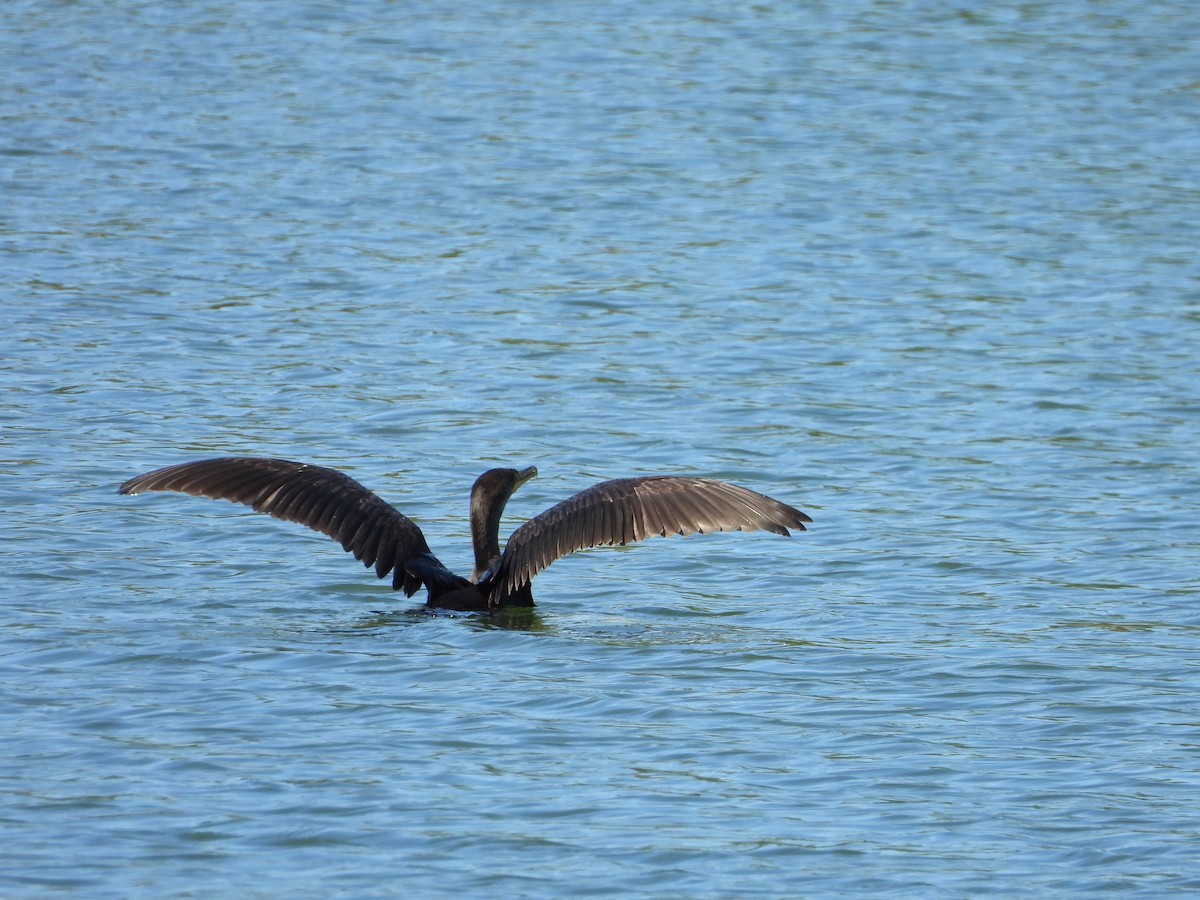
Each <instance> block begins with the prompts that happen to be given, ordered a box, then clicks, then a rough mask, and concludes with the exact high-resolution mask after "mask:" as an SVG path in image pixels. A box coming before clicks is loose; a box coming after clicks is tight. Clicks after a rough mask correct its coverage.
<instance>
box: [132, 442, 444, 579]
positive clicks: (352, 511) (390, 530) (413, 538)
mask: <svg viewBox="0 0 1200 900" xmlns="http://www.w3.org/2000/svg"><path fill="white" fill-rule="evenodd" d="M143 491H178V492H180V493H183V494H192V495H194V496H197V497H210V498H212V499H214V500H229V501H231V502H233V503H243V504H245V505H246V506H249V507H252V508H253V509H254V510H255V511H256V512H261V513H267V514H268V515H272V516H274V517H275V518H277V519H283V520H284V521H287V522H299V523H300V524H301V525H307V526H308V527H309V528H311V529H313V530H314V531H319V532H321V533H322V534H327V535H329V537H331V538H333V539H334V540H335V541H338V542H339V543H340V544H341V545H342V549H344V550H346V551H348V552H350V553H353V554H354V556H355V558H356V559H360V560H362V562H363V565H365V566H368V567H369V566H372V565H373V566H374V567H375V574H376V575H378V576H379V577H380V578H384V577H386V576H387V574H388V573H389V572H392V571H394V572H395V575H394V576H393V578H392V588H393V590H399V589H400V588H401V587H403V588H404V593H405V594H406V595H407V596H409V597H411V596H412V595H413V594H414V593H415V592H416V591H417V589H418V588H419V587H420V586H421V582H420V579H418V578H417V577H416V576H414V575H411V574H409V573H408V572H406V571H405V568H404V567H405V564H406V563H407V562H409V561H410V560H412V559H414V558H416V557H418V556H422V555H428V554H429V545H428V544H426V543H425V536H424V535H423V534H422V533H421V529H420V528H418V527H417V525H416V524H415V523H414V522H413V521H412V520H411V519H409V518H408V517H407V516H404V515H402V514H401V513H400V512H398V511H397V510H396V509H394V508H393V507H392V506H390V505H389V504H388V503H386V502H384V501H383V500H382V499H381V498H380V497H379V496H377V495H376V494H374V493H372V492H371V491H369V490H367V489H366V488H365V487H363V486H362V485H361V484H359V483H358V482H357V481H355V480H354V479H353V478H351V477H350V476H349V475H344V474H342V473H341V472H338V471H335V470H333V469H326V468H324V467H322V466H313V465H308V464H307V463H300V462H292V461H290V460H286V459H263V458H259V457H223V458H220V459H205V460H200V461H199V462H190V463H182V464H180V465H177V466H168V467H167V468H165V469H157V470H156V471H153V472H147V473H146V474H145V475H139V476H137V477H136V478H131V479H130V480H129V481H126V482H125V483H124V484H123V485H121V487H120V488H119V489H118V493H121V494H140V493H142V492H143Z"/></svg>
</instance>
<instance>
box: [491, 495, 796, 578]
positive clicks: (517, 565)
mask: <svg viewBox="0 0 1200 900" xmlns="http://www.w3.org/2000/svg"><path fill="white" fill-rule="evenodd" d="M811 521H812V519H810V518H809V517H808V516H807V515H805V514H804V513H802V512H800V510H798V509H793V508H792V507H790V506H788V505H787V504H786V503H780V502H779V501H778V500H773V499H771V498H770V497H767V496H764V495H763V494H759V493H756V492H754V491H751V490H747V489H746V488H743V487H738V486H737V485H734V484H728V483H726V482H724V481H715V480H713V479H711V478H691V477H687V476H671V475H652V476H649V477H646V478H619V479H616V480H615V481H604V482H601V483H600V484H597V485H595V486H593V487H590V488H588V489H587V490H585V491H580V492H579V493H578V494H576V495H575V496H573V497H569V498H567V499H566V500H564V501H563V502H562V503H559V504H558V505H557V506H552V507H551V508H550V509H548V510H546V511H545V512H544V513H542V514H541V515H538V516H535V517H534V518H532V519H530V520H529V521H528V522H526V523H525V524H524V525H522V526H521V527H520V528H518V529H517V530H516V531H514V532H513V534H512V537H510V538H509V539H508V545H507V546H506V547H505V548H504V555H503V556H502V557H501V559H500V563H499V565H498V566H497V567H496V573H495V575H494V576H492V579H491V580H492V581H493V585H494V586H492V587H491V590H490V591H489V593H490V594H491V595H492V596H496V597H503V596H506V595H507V594H509V593H511V592H512V591H514V590H517V589H519V588H520V587H521V586H522V585H524V584H526V583H528V582H529V581H530V580H531V579H532V578H533V576H535V575H536V574H537V573H538V572H540V571H542V569H544V568H546V567H547V566H548V565H550V564H551V563H552V562H554V561H555V560H556V559H560V558H562V557H564V556H566V555H567V554H568V553H573V552H574V551H576V550H583V549H585V548H587V547H599V546H607V545H610V544H631V543H634V542H636V541H641V540H645V539H646V538H648V537H652V536H654V535H662V536H663V537H666V536H668V535H672V534H683V535H688V534H696V533H701V534H707V533H709V532H713V531H755V530H757V529H764V530H766V531H772V532H774V533H775V534H782V535H790V534H791V532H789V531H788V529H789V528H798V529H800V530H801V531H804V523H805V522H811Z"/></svg>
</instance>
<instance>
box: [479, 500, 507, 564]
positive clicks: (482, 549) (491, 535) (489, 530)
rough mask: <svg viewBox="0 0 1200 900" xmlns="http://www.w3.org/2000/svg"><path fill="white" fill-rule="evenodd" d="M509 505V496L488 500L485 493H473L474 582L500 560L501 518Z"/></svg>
mask: <svg viewBox="0 0 1200 900" xmlns="http://www.w3.org/2000/svg"><path fill="white" fill-rule="evenodd" d="M507 503H508V497H507V496H502V497H492V498H488V497H487V496H485V495H484V492H483V491H472V492H471V544H472V545H473V546H474V548H475V571H474V572H473V573H472V574H471V581H472V582H478V581H479V579H480V578H482V577H483V573H484V572H486V571H487V570H488V569H490V568H491V567H492V566H494V565H495V564H496V563H497V562H498V561H499V559H500V516H501V515H502V514H503V513H504V506H505V504H507Z"/></svg>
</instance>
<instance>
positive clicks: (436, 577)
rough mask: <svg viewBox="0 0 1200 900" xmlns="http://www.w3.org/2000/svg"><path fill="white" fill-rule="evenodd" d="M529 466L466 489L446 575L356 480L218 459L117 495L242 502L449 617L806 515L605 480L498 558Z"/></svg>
mask: <svg viewBox="0 0 1200 900" xmlns="http://www.w3.org/2000/svg"><path fill="white" fill-rule="evenodd" d="M535 475H537V469H535V468H533V467H530V468H528V469H523V470H521V471H517V470H516V469H490V470H488V471H487V472H484V473H483V474H482V475H480V476H479V478H478V479H476V481H475V484H474V486H473V487H472V488H471V540H472V543H473V544H474V547H475V571H474V572H473V573H472V575H471V578H470V579H469V580H468V579H466V578H463V577H461V576H459V575H455V574H454V573H453V572H451V571H450V570H449V569H447V568H446V567H445V566H444V565H442V563H441V562H439V561H438V559H437V557H436V556H434V555H433V554H432V553H431V552H430V551H429V545H428V544H426V543H425V535H423V534H422V533H421V529H420V528H418V527H417V526H416V524H415V523H414V522H413V521H412V520H411V519H409V518H408V517H407V516H404V515H402V514H401V513H399V512H398V511H397V510H395V509H394V508H393V507H391V506H390V505H388V504H387V503H385V502H384V501H383V500H381V499H380V498H379V497H378V496H377V495H375V494H374V493H372V492H371V491H369V490H367V489H366V488H365V487H363V486H362V485H361V484H359V483H358V482H357V481H355V480H354V479H353V478H351V477H350V476H348V475H344V474H342V473H341V472H337V471H334V470H333V469H326V468H323V467H321V466H312V465H308V464H307V463H299V462H291V461H289V460H286V459H260V458H256V457H226V458H221V459H205V460H200V461H199V462H190V463H183V464H181V465H177V466H168V467H167V468H165V469H158V470H156V471H154V472H148V473H146V474H145V475H139V476H137V477H136V478H131V479H130V480H129V481H127V482H125V483H124V484H123V485H121V487H120V489H119V491H118V493H121V494H140V493H142V492H143V491H179V492H180V493H184V494H194V495H196V496H199V497H211V498H213V499H215V500H230V501H233V502H234V503H244V504H246V505H247V506H250V507H253V508H254V510H255V511H257V512H263V513H268V514H270V515H272V516H274V517H275V518H277V519H284V520H285V521H288V522H299V523H300V524H302V525H307V526H308V527H309V528H312V529H314V530H316V531H319V532H321V533H322V534H327V535H329V536H330V537H331V538H333V539H334V540H335V541H338V542H339V543H340V544H341V545H342V548H343V549H344V550H347V551H349V552H350V553H353V554H354V556H355V557H356V558H357V559H360V560H362V561H363V564H364V565H366V566H374V567H375V574H376V575H378V576H379V577H380V578H384V577H386V576H387V575H388V573H393V575H392V588H393V589H394V590H399V589H401V588H402V589H403V590H404V593H405V595H406V596H409V597H411V596H412V595H413V594H414V593H416V591H417V590H418V589H419V588H420V587H421V585H422V584H423V585H425V588H426V590H427V591H428V595H429V599H428V601H427V602H428V605H430V606H436V607H442V608H445V609H456V610H488V609H494V608H496V607H499V606H533V595H532V593H531V592H530V581H531V580H532V579H533V577H534V576H535V575H537V573H538V572H540V571H542V569H544V568H546V567H547V566H549V565H550V564H551V563H552V562H554V561H555V560H556V559H559V558H561V557H563V556H566V555H567V554H568V553H572V552H574V551H576V550H583V549H585V548H587V547H599V546H606V545H611V544H630V543H634V542H636V541H641V540H644V539H646V538H648V537H652V536H653V535H662V536H664V537H665V536H667V535H671V534H684V535H687V534H695V533H697V532H699V533H707V532H711V531H734V530H737V531H755V530H756V529H763V530H765V531H772V532H774V533H775V534H782V535H789V534H790V532H789V531H788V529H789V528H798V529H799V530H801V531H803V530H804V523H805V522H811V521H812V519H810V518H809V517H808V516H807V515H805V514H804V513H802V512H800V510H798V509H793V508H792V507H790V506H788V505H787V504H786V503H780V502H779V501H778V500H772V499H771V498H770V497H766V496H764V495H762V494H758V493H755V492H754V491H751V490H747V489H746V488H743V487H737V486H736V485H732V484H728V483H726V482H724V481H715V480H713V479H711V478H693V477H691V476H671V475H650V476H646V477H642V478H618V479H615V480H613V481H604V482H601V483H600V484H597V485H594V486H592V487H590V488H588V489H587V490H583V491H580V492H579V493H578V494H575V495H574V496H573V497H568V498H567V499H566V500H564V501H562V502H561V503H559V504H558V505H556V506H552V507H550V509H548V510H546V511H545V512H543V513H542V514H541V515H538V516H534V517H533V518H532V519H530V520H529V521H528V522H526V523H525V524H524V525H522V526H521V527H520V528H518V529H517V530H516V531H514V532H513V533H512V536H511V537H510V538H509V539H508V543H507V545H506V546H505V547H504V551H503V552H501V550H500V540H499V533H500V516H501V514H502V513H503V512H504V506H505V504H506V503H507V502H508V498H509V497H511V496H512V494H513V491H515V490H516V489H517V488H518V487H520V486H521V485H522V484H524V483H525V482H526V481H528V480H529V479H530V478H533V477H534V476H535Z"/></svg>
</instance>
